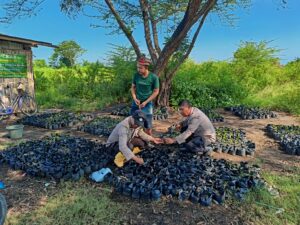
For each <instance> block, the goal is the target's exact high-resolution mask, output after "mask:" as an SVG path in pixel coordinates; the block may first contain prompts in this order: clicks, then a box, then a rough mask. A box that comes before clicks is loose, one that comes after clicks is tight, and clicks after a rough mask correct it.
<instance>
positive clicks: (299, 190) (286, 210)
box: [241, 168, 300, 225]
mask: <svg viewBox="0 0 300 225" xmlns="http://www.w3.org/2000/svg"><path fill="white" fill-rule="evenodd" d="M291 170H292V173H288V174H278V173H276V172H263V173H262V177H263V178H264V179H265V181H266V182H267V183H268V184H269V185H271V186H273V187H274V188H275V189H276V190H278V191H279V196H272V195H271V194H270V192H269V191H268V190H267V189H258V190H254V191H252V192H251V193H250V194H249V195H248V197H247V199H246V201H245V202H243V203H242V204H241V207H242V209H243V211H244V212H243V214H244V216H245V217H246V220H247V221H251V222H253V223H254V224H258V225H260V224H261V225H269V224H270V225H271V224H272V225H283V224H293V225H294V224H295V225H297V224H300V217H299V213H300V182H299V181H300V169H299V168H292V169H291Z"/></svg>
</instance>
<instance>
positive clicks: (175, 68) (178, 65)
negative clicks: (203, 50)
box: [166, 10, 209, 80]
mask: <svg viewBox="0 0 300 225" xmlns="http://www.w3.org/2000/svg"><path fill="white" fill-rule="evenodd" d="M208 12H209V10H207V11H206V12H205V14H204V15H203V16H202V18H201V20H200V22H199V25H198V27H197V29H196V31H195V33H194V36H193V38H192V41H191V43H190V45H189V48H188V50H187V51H186V53H185V54H184V55H183V56H182V57H181V58H180V59H179V60H178V62H177V63H176V66H175V67H174V68H173V69H172V70H171V71H170V72H168V73H167V75H166V78H167V79H168V80H171V79H172V78H173V76H174V74H175V72H176V71H177V70H178V69H179V67H180V65H181V64H182V63H183V62H184V61H185V60H186V59H187V58H188V56H189V55H190V53H191V51H192V49H193V48H194V45H195V42H196V40H197V38H198V35H199V32H200V30H201V28H202V26H203V24H204V21H205V19H206V17H207V15H208Z"/></svg>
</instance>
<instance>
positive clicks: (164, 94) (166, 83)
mask: <svg viewBox="0 0 300 225" xmlns="http://www.w3.org/2000/svg"><path fill="white" fill-rule="evenodd" d="M170 95H171V81H170V80H168V79H165V80H162V81H161V86H160V92H159V95H158V98H157V104H158V105H160V106H169V100H170Z"/></svg>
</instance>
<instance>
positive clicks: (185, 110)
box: [164, 100, 216, 154]
mask: <svg viewBox="0 0 300 225" xmlns="http://www.w3.org/2000/svg"><path fill="white" fill-rule="evenodd" d="M179 111H180V114H181V115H182V116H183V117H185V118H186V119H185V120H184V121H182V122H180V123H178V124H177V125H176V128H177V129H178V130H180V131H181V134H180V135H178V136H177V137H175V138H165V139H164V141H165V143H166V144H174V143H178V144H183V146H184V149H185V150H186V151H190V152H194V153H203V154H208V153H210V148H209V145H210V144H211V143H214V142H215V141H216V131H215V128H214V126H213V125H212V123H211V121H210V120H209V118H208V117H207V116H206V115H205V114H204V113H203V112H202V111H201V110H200V109H198V108H196V107H192V105H191V104H190V102H189V101H188V100H183V101H181V102H180V103H179Z"/></svg>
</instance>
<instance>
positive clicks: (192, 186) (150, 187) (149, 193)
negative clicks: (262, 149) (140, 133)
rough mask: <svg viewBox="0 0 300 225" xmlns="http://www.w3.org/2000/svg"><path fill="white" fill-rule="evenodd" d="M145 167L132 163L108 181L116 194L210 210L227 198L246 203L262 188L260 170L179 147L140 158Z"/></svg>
mask: <svg viewBox="0 0 300 225" xmlns="http://www.w3.org/2000/svg"><path fill="white" fill-rule="evenodd" d="M140 155H141V156H142V157H143V158H144V160H145V164H144V165H142V166H140V165H138V164H136V163H135V162H133V161H129V162H128V163H127V164H126V165H125V166H124V167H123V168H117V169H115V170H114V175H113V176H111V177H110V178H109V180H108V182H109V183H110V184H112V185H113V186H114V187H115V189H116V191H117V192H119V193H121V194H123V195H125V196H129V197H132V198H134V199H145V200H150V199H151V200H157V199H159V198H160V197H161V196H162V195H165V196H167V195H171V196H173V197H175V198H178V199H179V200H190V201H192V202H193V203H200V204H201V205H203V206H209V205H211V204H212V203H213V202H215V203H218V204H222V203H223V202H224V201H225V199H226V198H228V197H231V196H235V197H236V198H238V199H243V198H244V197H245V194H246V193H248V192H249V190H250V189H251V188H254V187H258V186H260V185H262V181H261V180H260V178H259V170H260V169H259V167H257V166H250V165H248V164H247V163H240V164H239V165H238V164H232V163H229V162H227V161H226V160H216V159H212V158H210V157H203V156H200V155H195V154H192V153H186V152H185V153H182V152H180V151H179V150H178V148H177V147H176V146H158V147H155V148H153V149H148V150H144V151H143V152H142V153H141V154H140Z"/></svg>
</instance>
